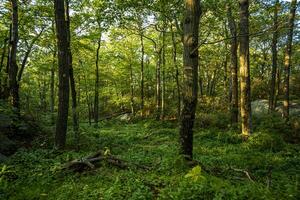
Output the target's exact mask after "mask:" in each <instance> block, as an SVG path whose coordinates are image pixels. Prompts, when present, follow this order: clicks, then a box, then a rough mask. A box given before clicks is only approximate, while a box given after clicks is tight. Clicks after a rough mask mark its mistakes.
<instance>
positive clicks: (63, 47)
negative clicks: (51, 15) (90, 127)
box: [54, 0, 69, 149]
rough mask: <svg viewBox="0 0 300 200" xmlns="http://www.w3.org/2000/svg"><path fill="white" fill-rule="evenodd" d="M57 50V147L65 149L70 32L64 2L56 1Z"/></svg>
mask: <svg viewBox="0 0 300 200" xmlns="http://www.w3.org/2000/svg"><path fill="white" fill-rule="evenodd" d="M54 11H55V24H56V37H57V48H58V49H57V50H58V75H59V76H58V78H59V85H58V88H59V89H58V115H57V122H56V133H55V146H56V148H58V149H63V148H64V147H65V144H66V133H67V122H68V108H69V65H68V48H69V47H68V32H67V24H66V21H65V19H66V16H65V5H64V1H61V0H55V1H54Z"/></svg>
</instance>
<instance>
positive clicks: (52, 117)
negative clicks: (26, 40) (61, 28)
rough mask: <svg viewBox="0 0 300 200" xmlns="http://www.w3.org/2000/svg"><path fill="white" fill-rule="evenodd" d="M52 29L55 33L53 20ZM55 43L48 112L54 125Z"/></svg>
mask: <svg viewBox="0 0 300 200" xmlns="http://www.w3.org/2000/svg"><path fill="white" fill-rule="evenodd" d="M52 31H53V34H54V35H55V27H54V22H52ZM56 52H57V49H56V45H55V44H54V50H53V60H52V66H51V72H50V73H51V74H50V113H51V124H53V125H54V123H55V116H54V104H55V93H54V88H55V65H56Z"/></svg>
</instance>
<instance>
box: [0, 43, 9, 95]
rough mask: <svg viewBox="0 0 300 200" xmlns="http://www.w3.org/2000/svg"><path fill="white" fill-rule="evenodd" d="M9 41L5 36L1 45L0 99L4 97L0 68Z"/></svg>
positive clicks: (1, 64) (2, 64) (0, 64)
mask: <svg viewBox="0 0 300 200" xmlns="http://www.w3.org/2000/svg"><path fill="white" fill-rule="evenodd" d="M8 41H9V38H5V39H4V47H3V51H2V55H1V62H0V99H3V97H4V94H3V92H4V88H3V87H4V86H3V85H2V77H3V73H1V72H2V69H3V67H4V58H5V56H6V45H7V43H8Z"/></svg>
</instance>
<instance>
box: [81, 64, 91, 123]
mask: <svg viewBox="0 0 300 200" xmlns="http://www.w3.org/2000/svg"><path fill="white" fill-rule="evenodd" d="M79 63H80V64H81V66H82V61H79ZM83 79H84V86H85V89H84V90H85V98H86V105H87V108H88V119H89V125H90V126H91V125H92V106H91V103H90V102H91V101H90V99H91V98H90V95H89V93H88V91H89V89H88V85H87V80H86V75H85V72H84V73H83Z"/></svg>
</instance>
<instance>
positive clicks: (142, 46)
mask: <svg viewBox="0 0 300 200" xmlns="http://www.w3.org/2000/svg"><path fill="white" fill-rule="evenodd" d="M140 39H141V48H142V49H141V53H142V54H141V108H140V109H141V115H142V116H144V55H145V49H144V48H145V47H144V39H143V33H141V36H140Z"/></svg>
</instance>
